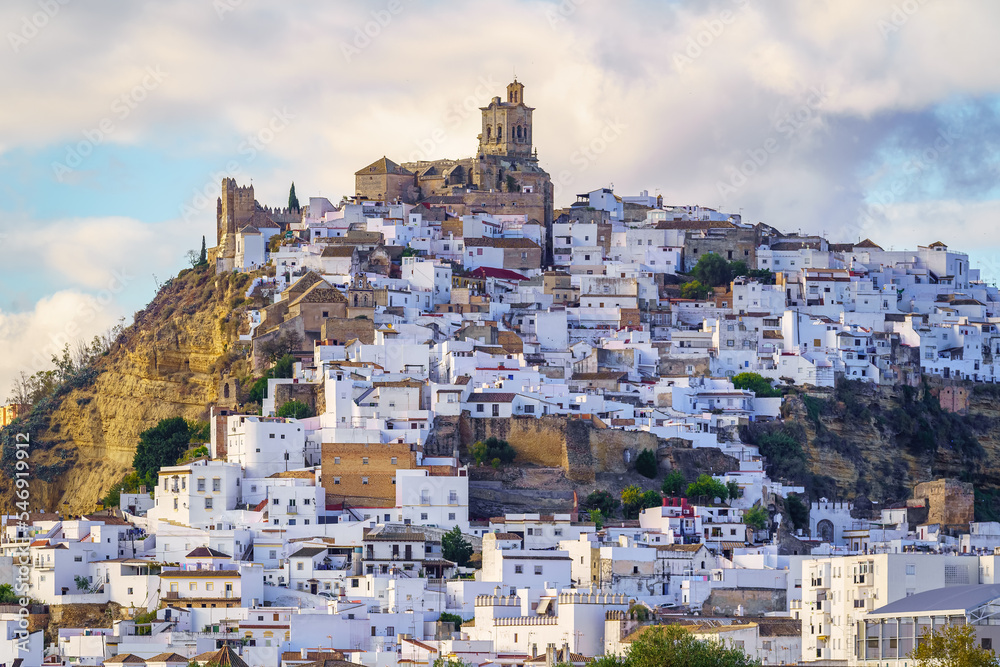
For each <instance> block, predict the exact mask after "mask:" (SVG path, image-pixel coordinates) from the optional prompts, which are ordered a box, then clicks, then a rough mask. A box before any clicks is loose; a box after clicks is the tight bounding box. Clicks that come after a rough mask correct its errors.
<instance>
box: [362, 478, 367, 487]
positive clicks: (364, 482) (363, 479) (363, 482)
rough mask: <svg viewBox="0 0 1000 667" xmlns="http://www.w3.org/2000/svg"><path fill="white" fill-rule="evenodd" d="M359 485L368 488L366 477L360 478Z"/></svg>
mask: <svg viewBox="0 0 1000 667" xmlns="http://www.w3.org/2000/svg"><path fill="white" fill-rule="evenodd" d="M361 485H362V486H368V478H367V477H362V478H361Z"/></svg>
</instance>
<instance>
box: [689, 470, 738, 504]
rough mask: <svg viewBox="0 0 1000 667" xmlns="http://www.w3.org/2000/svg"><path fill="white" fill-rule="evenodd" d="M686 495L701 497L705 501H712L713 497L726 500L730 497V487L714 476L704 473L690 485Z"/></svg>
mask: <svg viewBox="0 0 1000 667" xmlns="http://www.w3.org/2000/svg"><path fill="white" fill-rule="evenodd" d="M686 495H687V497H688V498H700V499H702V500H704V501H711V500H712V499H713V498H721V499H722V500H725V499H726V498H728V497H729V489H727V488H726V485H725V484H723V483H722V482H720V481H719V480H717V479H715V478H714V477H712V476H710V475H706V474H704V473H702V474H701V475H699V476H698V479H696V480H695V481H693V482H691V484H689V485H688V488H687V494H686Z"/></svg>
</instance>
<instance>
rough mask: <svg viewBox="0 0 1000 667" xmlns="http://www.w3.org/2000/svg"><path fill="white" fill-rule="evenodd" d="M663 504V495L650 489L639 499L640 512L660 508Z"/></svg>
mask: <svg viewBox="0 0 1000 667" xmlns="http://www.w3.org/2000/svg"><path fill="white" fill-rule="evenodd" d="M662 504H663V495H662V494H661V493H660V492H659V491H654V490H653V489H649V490H648V491H644V492H643V494H642V497H641V498H639V511H640V512H641V511H642V510H644V509H646V508H647V507H659V506H660V505H662Z"/></svg>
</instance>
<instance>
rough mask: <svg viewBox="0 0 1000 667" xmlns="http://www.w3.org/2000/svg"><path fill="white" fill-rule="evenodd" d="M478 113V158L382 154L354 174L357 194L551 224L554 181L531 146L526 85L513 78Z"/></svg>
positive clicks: (459, 211) (383, 199)
mask: <svg viewBox="0 0 1000 667" xmlns="http://www.w3.org/2000/svg"><path fill="white" fill-rule="evenodd" d="M480 111H481V112H482V127H481V130H480V133H479V137H478V139H479V148H478V150H477V151H476V155H475V156H474V157H470V158H463V159H459V160H450V159H442V160H422V161H419V162H405V163H403V164H397V163H395V162H393V161H392V160H390V159H388V158H386V157H382V158H381V159H379V160H376V161H375V162H373V163H372V164H370V165H368V166H367V167H364V168H363V169H361V170H359V171H357V172H355V175H354V176H355V193H356V195H357V197H358V198H359V199H370V200H377V201H401V202H406V203H411V204H416V203H424V204H427V205H429V206H441V207H446V208H447V209H448V210H449V211H451V212H452V213H454V214H455V215H466V214H469V213H473V212H480V211H482V212H486V213H489V214H491V215H526V216H527V220H528V221H532V220H534V221H537V222H540V223H542V224H544V225H545V226H546V228H548V227H549V226H550V225H551V224H552V195H553V189H552V180H551V178H550V177H549V174H548V173H546V171H545V170H544V169H542V168H541V167H539V166H538V150H537V149H533V147H532V127H531V115H532V112H533V111H534V108H532V107H529V106H527V105H526V104H525V103H524V84H522V83H520V82H518V81H517V80H516V79H515V80H514V81H513V82H512V83H511V84H509V85H508V86H507V97H506V100H501V98H500V97H494V98H493V99H492V100H491V101H490V103H489V105H488V106H485V107H480Z"/></svg>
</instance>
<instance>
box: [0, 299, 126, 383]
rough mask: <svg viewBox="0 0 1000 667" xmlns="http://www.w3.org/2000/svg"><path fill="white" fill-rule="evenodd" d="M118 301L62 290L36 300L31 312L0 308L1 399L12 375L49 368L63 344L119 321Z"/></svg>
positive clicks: (12, 377) (73, 341)
mask: <svg viewBox="0 0 1000 667" xmlns="http://www.w3.org/2000/svg"><path fill="white" fill-rule="evenodd" d="M120 307H121V306H120V304H119V303H117V302H115V300H114V299H113V298H111V299H106V298H105V296H104V295H98V296H96V297H95V296H93V295H90V294H84V293H82V292H78V291H73V290H63V291H59V292H56V293H55V294H52V295H51V296H46V297H43V298H41V299H39V300H38V302H37V303H35V306H34V308H33V309H32V310H30V311H25V312H19V313H11V312H4V311H3V310H0V348H2V349H3V351H4V353H3V354H2V355H0V399H2V400H0V402H3V400H6V399H7V397H8V395H9V390H10V388H11V385H12V383H13V381H14V379H15V378H17V377H18V376H19V374H20V373H22V372H24V373H26V374H28V375H31V374H32V373H34V372H36V371H39V370H44V369H48V368H51V367H52V365H51V363H50V360H51V358H52V356H53V355H57V354H59V353H60V352H61V350H62V349H63V346H64V345H66V344H69V345H70V347H72V346H73V345H74V344H75V343H76V342H77V341H89V340H90V339H92V338H93V337H94V336H95V335H98V334H103V333H105V332H107V331H108V329H110V328H111V327H112V326H114V325H115V324H117V323H118V319H119V317H121V315H120Z"/></svg>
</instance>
